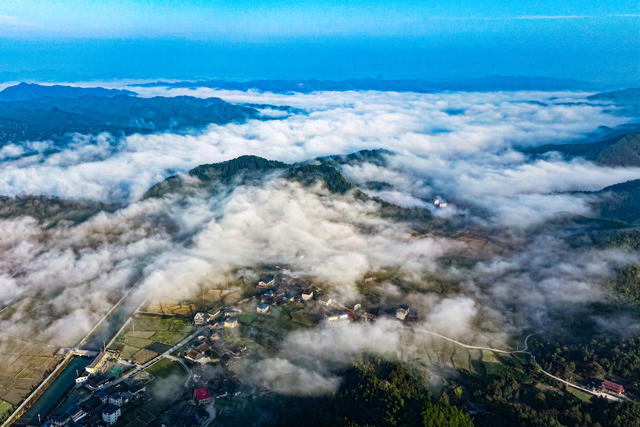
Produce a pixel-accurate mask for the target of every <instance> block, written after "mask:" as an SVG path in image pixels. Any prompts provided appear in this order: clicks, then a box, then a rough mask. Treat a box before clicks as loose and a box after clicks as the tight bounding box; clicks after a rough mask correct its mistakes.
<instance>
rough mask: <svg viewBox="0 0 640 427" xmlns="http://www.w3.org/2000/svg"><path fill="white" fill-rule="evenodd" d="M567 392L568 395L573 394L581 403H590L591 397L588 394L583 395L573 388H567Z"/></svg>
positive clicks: (583, 393)
mask: <svg viewBox="0 0 640 427" xmlns="http://www.w3.org/2000/svg"><path fill="white" fill-rule="evenodd" d="M567 390H568V391H569V393H571V394H573V395H574V396H575V397H577V398H578V399H580V400H582V401H583V402H590V401H591V395H590V394H589V393H585V392H584V391H582V390H578V389H575V388H573V387H567Z"/></svg>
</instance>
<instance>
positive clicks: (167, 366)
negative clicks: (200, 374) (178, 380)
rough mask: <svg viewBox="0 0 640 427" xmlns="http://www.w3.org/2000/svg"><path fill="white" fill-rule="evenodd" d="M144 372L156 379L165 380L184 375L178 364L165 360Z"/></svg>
mask: <svg viewBox="0 0 640 427" xmlns="http://www.w3.org/2000/svg"><path fill="white" fill-rule="evenodd" d="M145 370H146V371H147V372H148V373H150V374H151V375H153V376H154V377H156V378H166V377H169V376H171V375H180V376H183V375H185V372H184V369H183V368H182V366H180V364H179V363H178V362H174V361H173V360H170V359H165V358H162V359H161V360H159V361H157V362H156V363H154V364H153V365H151V366H149V367H148V368H147V369H145Z"/></svg>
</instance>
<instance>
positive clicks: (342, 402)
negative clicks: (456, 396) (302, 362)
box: [270, 357, 473, 427]
mask: <svg viewBox="0 0 640 427" xmlns="http://www.w3.org/2000/svg"><path fill="white" fill-rule="evenodd" d="M278 407H279V408H278V409H276V410H275V414H274V416H273V417H272V419H271V420H270V424H272V425H274V426H275V425H314V426H353V427H355V426H396V425H405V426H427V427H435V426H438V427H471V426H472V425H473V422H472V420H471V417H470V416H469V415H468V414H466V413H465V412H463V411H462V410H460V409H459V408H457V407H456V406H452V405H450V404H448V403H447V402H446V401H442V400H440V401H438V400H435V399H434V398H433V397H432V396H431V395H430V393H429V390H428V389H427V379H426V377H425V376H424V374H422V373H420V372H418V371H415V370H413V369H410V368H409V367H408V366H407V365H406V364H403V363H400V362H390V361H384V360H381V359H378V358H374V357H365V358H363V359H362V360H360V361H359V362H357V363H355V364H354V365H353V366H351V367H350V368H348V369H347V370H346V371H345V372H344V376H343V381H342V384H341V386H340V388H339V390H338V391H337V392H336V393H335V394H334V395H331V396H327V397H309V398H303V397H291V398H282V399H281V400H280V402H279V405H278ZM272 408H273V407H272Z"/></svg>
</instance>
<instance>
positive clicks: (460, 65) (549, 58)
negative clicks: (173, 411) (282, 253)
mask: <svg viewBox="0 0 640 427" xmlns="http://www.w3.org/2000/svg"><path fill="white" fill-rule="evenodd" d="M639 34H640V2H638V1H637V0H634V1H628V0H612V1H592V0H583V1H563V2H558V1H550V0H538V1H535V0H533V1H526V2H517V1H512V0H511V1H504V0H493V1H475V0H458V1H410V0H404V1H394V2H382V1H372V0H358V1H339V2H338V1H325V2H318V1H313V0H311V1H304V2H301V1H288V0H271V1H245V0H241V1H199V0H193V1H141V0H135V1H131V0H129V1H123V0H111V1H87V0H67V1H57V0H47V1H39V0H21V1H14V0H0V72H5V73H16V72H18V73H19V72H25V71H32V72H36V71H38V70H51V71H56V72H59V73H62V74H65V73H66V74H67V75H72V74H75V75H78V76H88V77H94V78H98V77H104V78H118V77H134V78H144V77H149V78H155V77H168V78H181V77H183V78H189V77H221V78H241V79H246V78H254V77H255V78H259V77H267V78H274V77H282V78H304V77H319V78H345V77H360V76H371V75H377V74H382V75H384V76H385V77H389V78H401V77H422V78H435V79H443V78H448V77H451V78H458V77H474V76H479V75H491V74H523V75H549V76H557V77H571V78H578V79H586V80H596V81H605V82H633V81H637V80H638V75H639V73H640V37H639V36H638V35H639Z"/></svg>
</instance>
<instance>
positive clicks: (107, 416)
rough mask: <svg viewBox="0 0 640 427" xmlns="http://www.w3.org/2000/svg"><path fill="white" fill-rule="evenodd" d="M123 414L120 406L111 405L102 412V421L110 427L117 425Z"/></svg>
mask: <svg viewBox="0 0 640 427" xmlns="http://www.w3.org/2000/svg"><path fill="white" fill-rule="evenodd" d="M121 414H122V412H121V411H120V407H119V406H116V405H111V404H109V405H107V406H105V407H104V409H103V410H102V421H104V422H105V423H107V424H109V425H111V424H115V423H116V421H118V418H120V415H121Z"/></svg>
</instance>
